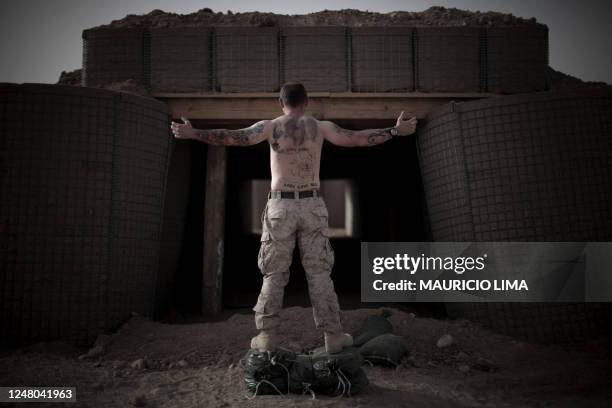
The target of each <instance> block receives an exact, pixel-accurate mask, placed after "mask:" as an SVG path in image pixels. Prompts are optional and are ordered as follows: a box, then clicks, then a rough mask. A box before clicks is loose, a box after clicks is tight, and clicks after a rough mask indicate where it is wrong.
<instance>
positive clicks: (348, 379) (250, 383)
mask: <svg viewBox="0 0 612 408" xmlns="http://www.w3.org/2000/svg"><path fill="white" fill-rule="evenodd" d="M244 361H245V376H244V377H245V378H244V381H245V384H246V387H247V389H248V390H249V391H250V392H251V393H252V394H253V396H256V395H266V394H286V393H288V392H291V393H295V394H315V395H316V394H323V395H329V396H347V397H350V396H352V395H355V394H357V393H359V392H360V391H361V390H363V389H364V388H365V387H366V386H367V385H368V383H369V381H368V378H367V376H366V374H365V371H364V370H363V368H362V367H361V366H362V364H363V362H364V361H363V358H362V357H361V354H360V353H359V350H358V349H357V348H355V347H348V348H345V349H344V350H342V351H341V352H339V353H334V354H329V353H327V352H326V351H325V348H323V347H321V348H318V349H315V350H313V351H311V352H310V353H306V354H296V353H293V352H291V351H288V350H283V349H277V350H275V351H265V352H260V351H258V350H255V349H251V350H249V351H248V352H247V354H246V356H245V358H244Z"/></svg>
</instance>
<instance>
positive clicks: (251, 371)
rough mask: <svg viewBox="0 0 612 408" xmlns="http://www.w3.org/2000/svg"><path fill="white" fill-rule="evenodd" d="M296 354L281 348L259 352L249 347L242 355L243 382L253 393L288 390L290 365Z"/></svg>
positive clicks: (265, 393)
mask: <svg viewBox="0 0 612 408" xmlns="http://www.w3.org/2000/svg"><path fill="white" fill-rule="evenodd" d="M295 359H296V354H295V353H293V352H291V351H288V350H283V349H278V350H275V351H264V352H260V351H259V350H256V349H251V350H249V351H248V352H247V354H246V355H245V357H244V361H245V369H244V382H245V384H246V387H247V389H248V390H249V391H250V392H252V393H253V394H254V395H267V394H286V393H287V392H289V378H290V375H289V373H290V370H291V366H292V364H293V362H294V360H295Z"/></svg>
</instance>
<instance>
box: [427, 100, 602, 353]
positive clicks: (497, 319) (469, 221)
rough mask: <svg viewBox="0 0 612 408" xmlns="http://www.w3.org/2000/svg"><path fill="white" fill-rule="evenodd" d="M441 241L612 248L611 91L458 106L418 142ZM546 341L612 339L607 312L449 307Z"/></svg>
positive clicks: (438, 114)
mask: <svg viewBox="0 0 612 408" xmlns="http://www.w3.org/2000/svg"><path fill="white" fill-rule="evenodd" d="M417 146H418V152H419V160H420V166H421V172H422V177H423V184H424V189H425V196H426V201H427V209H428V213H429V217H430V222H431V230H432V235H433V239H434V240H436V241H610V240H612V206H611V205H610V203H611V202H612V182H611V180H612V92H609V91H608V92H605V91H565V92H552V91H547V92H538V93H531V94H523V95H512V96H504V97H499V98H489V99H482V100H478V101H473V102H463V103H451V104H448V105H445V106H442V107H440V108H437V109H435V110H433V111H432V112H430V114H429V115H428V117H427V118H426V120H425V121H424V122H423V124H422V125H421V126H420V128H419V130H418V136H417ZM448 310H449V312H450V313H452V314H455V315H457V316H466V317H471V318H476V319H478V320H481V321H483V322H485V323H486V324H488V325H490V326H492V327H493V328H495V329H498V330H500V331H502V332H505V333H509V334H513V335H518V336H520V337H523V338H529V339H534V340H542V341H560V340H572V339H577V338H580V337H582V336H584V335H592V334H596V333H599V332H602V331H606V330H608V328H609V327H610V323H612V314H611V313H610V310H611V308H610V306H609V305H608V304H596V303H591V304H554V303H553V304H540V303H537V304H525V303H489V304H487V303H470V304H455V303H452V304H449V305H448Z"/></svg>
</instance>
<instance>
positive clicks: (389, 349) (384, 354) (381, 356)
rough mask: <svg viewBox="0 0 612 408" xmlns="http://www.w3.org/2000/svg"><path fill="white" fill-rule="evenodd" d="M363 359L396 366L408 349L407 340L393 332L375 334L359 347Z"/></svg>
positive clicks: (407, 352) (408, 351)
mask: <svg viewBox="0 0 612 408" xmlns="http://www.w3.org/2000/svg"><path fill="white" fill-rule="evenodd" d="M359 352H360V353H361V355H362V356H363V358H364V359H366V360H367V361H370V362H371V363H372V364H377V365H382V366H387V367H389V366H391V367H397V366H398V365H400V364H401V362H402V359H403V358H404V357H408V356H409V353H410V350H409V346H408V341H407V340H406V339H405V338H404V337H402V336H397V335H395V334H391V333H387V334H382V335H380V336H376V337H374V338H373V339H371V340H370V341H368V342H367V343H365V344H364V345H362V346H361V347H360V348H359Z"/></svg>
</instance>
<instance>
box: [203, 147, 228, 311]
mask: <svg viewBox="0 0 612 408" xmlns="http://www.w3.org/2000/svg"><path fill="white" fill-rule="evenodd" d="M207 149H208V150H207V154H206V183H205V188H206V193H205V194H206V197H205V204H204V249H203V263H202V314H204V315H214V314H217V313H219V312H220V311H221V309H222V307H223V298H222V293H223V256H224V248H225V235H224V231H225V183H226V167H227V151H226V148H225V147H224V146H212V145H208V146H207Z"/></svg>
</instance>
